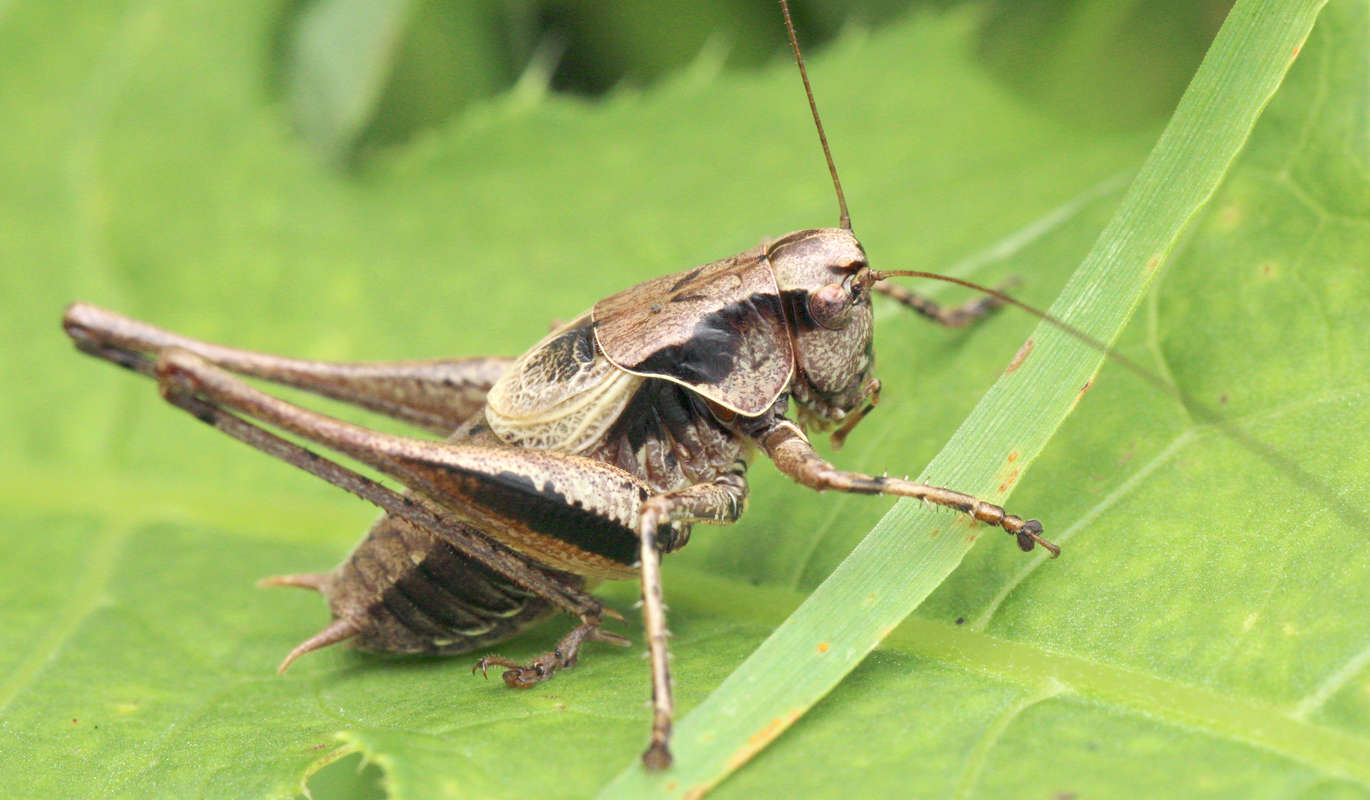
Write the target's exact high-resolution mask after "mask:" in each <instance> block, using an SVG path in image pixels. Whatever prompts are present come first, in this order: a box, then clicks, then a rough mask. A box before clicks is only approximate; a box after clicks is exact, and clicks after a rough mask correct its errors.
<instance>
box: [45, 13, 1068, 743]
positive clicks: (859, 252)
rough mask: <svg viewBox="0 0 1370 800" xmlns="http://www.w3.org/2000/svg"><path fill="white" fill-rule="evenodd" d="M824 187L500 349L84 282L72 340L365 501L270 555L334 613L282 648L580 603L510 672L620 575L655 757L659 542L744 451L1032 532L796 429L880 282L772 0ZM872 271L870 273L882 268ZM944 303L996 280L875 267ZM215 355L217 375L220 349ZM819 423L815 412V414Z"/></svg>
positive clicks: (301, 649)
mask: <svg viewBox="0 0 1370 800" xmlns="http://www.w3.org/2000/svg"><path fill="white" fill-rule="evenodd" d="M782 8H783V9H784V11H785V22H786V28H787V30H788V32H789V34H790V41H791V44H792V45H793V47H794V51H795V56H796V60H797V62H798V64H799V69H800V74H801V77H802V78H803V80H804V84H805V89H806V91H807V92H808V93H809V102H810V107H811V109H812V110H813V114H814V122H815V125H816V127H817V128H818V132H819V137H820V140H821V141H822V144H823V150H824V154H825V156H826V157H827V160H828V166H829V170H830V172H831V174H832V177H833V183H834V188H835V190H836V192H837V195H838V199H839V205H840V206H841V225H840V227H837V228H820V229H812V230H803V231H797V232H794V233H791V234H788V235H786V236H782V237H780V238H778V239H773V240H767V241H764V242H762V243H761V244H760V245H758V246H757V247H754V248H752V249H750V250H746V251H744V252H742V253H739V254H737V255H735V256H732V257H730V258H725V259H721V260H719V261H715V262H712V263H709V264H704V265H702V266H698V267H695V268H694V269H691V270H687V271H685V272H680V273H676V274H673V275H667V276H665V277H661V278H656V279H653V280H649V281H647V282H645V283H641V284H638V285H637V286H634V287H631V288H628V289H625V290H624V291H622V292H619V293H618V294H615V295H612V296H610V297H607V298H605V299H603V300H601V301H599V302H598V303H596V304H595V305H594V306H593V307H592V308H591V309H589V310H588V311H586V312H585V313H583V314H581V315H580V316H578V317H576V318H575V319H573V320H571V321H570V322H568V323H566V324H564V325H561V326H559V327H558V328H557V329H556V330H554V331H553V332H551V333H550V334H548V335H547V336H546V337H545V338H544V339H543V340H542V341H541V342H539V343H538V344H536V345H534V346H533V347H532V348H531V349H530V350H528V351H527V352H526V353H524V354H523V355H522V356H520V357H519V358H517V359H512V360H511V359H505V358H474V359H443V360H437V361H417V362H391V363H375V364H334V363H327V362H318V361H306V360H298V359H289V358H282V357H278V356H270V355H264V354H259V353H252V352H248V351H243V350H235V349H232V348H227V347H222V346H219V345H213V344H208V343H205V342H199V341H196V340H193V339H189V338H186V337H183V336H179V335H177V334H173V333H170V332H167V331H164V330H161V329H159V328H155V327H153V326H151V325H148V324H146V323H142V322H138V321H135V320H131V319H128V318H126V317H122V316H120V315H118V314H115V313H113V312H110V311H105V310H103V309H99V308H96V307H94V306H89V305H85V304H81V303H76V304H73V305H72V306H71V307H69V308H68V309H67V312H66V314H65V315H64V317H63V327H64V328H65V330H66V331H67V333H68V335H70V336H71V337H72V339H73V340H74V341H75V343H76V345H77V347H78V348H79V349H80V350H82V351H84V352H86V353H88V354H91V355H94V356H98V357H100V358H103V359H106V360H109V361H112V362H114V363H116V364H118V365H120V366H123V367H125V368H127V369H130V370H132V371H134V372H137V373H139V374H142V375H145V376H147V377H150V378H152V379H154V380H156V381H157V383H158V386H159V389H160V391H161V393H162V396H163V397H164V398H165V399H166V400H167V401H168V402H170V403H172V404H173V405H176V406H177V407H179V408H182V409H184V410H186V411H188V412H189V413H191V414H192V415H194V416H195V417H196V418H197V419H199V420H200V421H202V422H204V423H206V424H209V425H211V426H213V427H215V428H216V429H218V430H220V431H222V432H224V433H226V434H228V435H229V436H232V437H233V438H236V439H238V440H240V441H242V442H244V443H246V444H248V445H250V446H252V447H255V448H257V449H259V450H261V451H263V452H265V453H267V454H269V455H272V456H274V457H276V458H279V459H281V460H283V461H285V462H287V463H289V464H292V465H294V466H296V467H298V468H300V469H302V470H305V471H306V472H309V473H311V474H313V475H315V476H317V477H319V478H322V479H323V480H326V481H329V482H330V483H333V484H335V485H337V486H339V487H341V488H343V489H346V490H347V491H349V492H352V493H353V494H355V495H357V496H359V497H361V498H363V499H366V500H368V501H369V502H372V503H374V504H375V505H377V506H378V507H380V508H381V509H382V510H383V512H384V514H383V516H382V517H381V518H380V519H379V520H378V521H377V522H376V523H375V524H374V525H373V526H372V527H371V529H370V531H369V532H368V533H367V535H366V537H365V538H364V539H363V540H362V541H361V543H360V544H358V545H357V547H356V548H355V549H354V550H353V552H352V553H351V555H349V556H348V558H347V559H346V560H345V561H344V562H343V563H342V564H341V565H339V566H338V567H337V568H335V569H334V570H332V571H330V572H325V573H302V574H291V575H282V576H278V577H275V578H268V579H266V580H265V581H264V583H266V584H268V585H281V586H297V587H303V588H309V589H313V590H315V591H318V592H320V593H321V594H323V596H324V598H325V599H326V601H327V603H328V606H329V611H330V613H331V616H332V621H331V622H330V623H329V624H328V625H326V626H325V627H324V628H323V629H322V630H321V631H319V633H317V634H315V635H314V636H312V637H310V638H308V639H306V640H304V641H303V642H302V643H301V644H300V645H299V646H298V647H296V648H295V649H294V650H293V651H291V652H290V653H289V655H287V656H286V658H285V660H284V661H283V662H282V664H281V669H282V670H284V669H285V668H286V667H287V666H289V664H290V663H291V662H292V661H293V660H294V659H296V658H298V657H299V656H300V655H303V654H305V653H308V652H310V651H312V650H316V649H318V648H321V647H325V646H328V645H331V644H335V643H338V642H341V641H346V640H351V641H353V642H354V643H355V644H356V645H358V646H360V647H362V648H364V649H368V650H376V651H385V652H399V653H441V654H451V653H461V652H466V651H469V650H473V649H477V648H482V647H485V646H488V645H490V644H493V643H495V642H499V641H502V640H505V639H507V638H509V637H510V636H513V635H514V634H516V633H518V632H519V631H521V630H523V629H525V628H527V627H528V626H530V625H533V624H535V623H537V622H540V621H542V620H544V619H545V618H547V617H549V616H550V615H552V614H553V613H555V612H557V611H561V612H565V613H569V614H571V615H573V616H575V617H576V618H578V619H579V624H578V625H577V626H576V627H575V628H574V629H573V630H572V631H571V632H570V633H569V634H567V635H566V636H565V637H564V638H563V639H562V640H561V642H560V643H559V644H558V646H557V647H556V648H555V649H554V650H553V651H551V652H549V653H546V654H544V655H542V656H539V657H538V658H535V659H533V660H532V661H530V662H527V663H519V662H514V661H511V660H508V659H504V658H499V657H497V656H488V657H485V658H482V659H480V660H479V661H478V662H477V664H476V669H478V670H480V671H482V672H484V671H485V670H486V669H487V668H488V667H490V666H502V667H505V668H506V670H505V671H504V673H503V678H504V681H505V683H506V684H508V685H509V686H512V687H515V688H528V687H530V686H534V685H536V684H537V683H540V682H541V681H544V680H546V679H548V678H550V677H551V676H552V675H553V674H554V673H556V672H557V671H558V670H561V669H566V668H569V667H571V666H574V665H575V663H576V661H577V659H578V658H579V653H580V648H581V646H582V645H583V644H584V643H585V642H586V641H599V642H605V643H609V644H616V645H626V644H628V641H627V640H626V639H624V638H623V637H622V636H620V635H618V634H615V633H612V632H609V631H606V630H604V629H603V627H602V624H603V622H604V620H605V618H606V617H617V618H619V619H621V617H620V616H619V615H618V614H617V613H616V612H614V611H613V610H611V609H608V608H605V607H604V606H603V605H602V604H601V603H600V602H599V600H597V599H596V598H595V597H594V596H593V595H590V594H589V593H588V590H589V589H590V588H593V586H594V585H595V584H597V583H598V582H600V581H603V580H620V579H634V578H636V579H639V580H640V582H641V586H642V600H643V620H644V630H645V635H646V640H647V646H648V652H649V655H650V657H651V659H650V663H651V676H652V698H653V723H652V733H651V742H650V745H649V747H648V749H647V752H646V753H645V754H644V761H645V763H646V764H647V765H648V766H649V767H652V768H662V767H665V766H667V765H668V764H669V763H670V761H671V755H670V750H669V737H670V729H671V715H672V712H673V702H672V698H671V679H670V672H669V664H668V658H667V656H668V654H667V648H666V637H667V633H666V617H665V606H664V604H663V599H662V582H661V572H660V556H661V555H662V554H664V553H669V552H672V551H674V550H677V549H679V548H680V547H683V546H684V545H685V544H686V543H687V542H688V541H689V536H690V532H691V526H692V525H694V524H696V523H698V524H711V525H722V524H728V523H731V522H735V521H736V520H738V519H739V518H740V517H741V516H742V514H743V512H744V511H745V509H746V504H747V491H748V490H747V482H746V477H745V473H746V469H747V465H748V464H749V463H750V461H751V460H752V459H753V458H754V457H755V455H756V454H757V453H758V452H759V453H762V454H764V455H765V457H767V458H768V459H770V460H771V461H772V462H773V463H774V464H775V466H776V467H777V468H778V469H779V470H780V471H781V472H783V473H785V474H786V475H789V476H790V477H791V478H793V479H794V480H795V481H797V482H799V483H800V484H802V485H804V486H807V487H809V488H811V489H815V490H818V491H823V490H834V491H843V492H852V493H858V494H887V495H896V496H902V497H913V498H918V499H920V500H923V501H926V502H930V503H934V504H938V505H942V506H946V507H949V508H953V509H955V510H957V511H960V512H962V513H965V514H967V515H969V516H970V517H971V518H973V519H975V520H979V521H981V522H984V523H986V524H990V525H996V526H998V527H1001V528H1003V530H1004V531H1005V532H1007V533H1009V534H1010V535H1012V536H1014V537H1015V539H1016V541H1017V542H1018V544H1019V546H1021V547H1022V548H1023V549H1025V550H1030V549H1032V547H1033V546H1035V545H1038V544H1040V545H1043V546H1045V547H1047V548H1048V549H1049V550H1050V551H1051V552H1052V554H1053V555H1055V554H1056V553H1057V552H1058V551H1057V549H1056V547H1055V546H1054V545H1051V544H1050V543H1048V542H1046V541H1045V540H1044V539H1042V538H1041V536H1040V533H1041V530H1042V527H1041V525H1040V523H1038V522H1037V521H1035V520H1026V521H1025V520H1023V519H1022V518H1021V517H1018V516H1015V515H1012V514H1008V513H1007V512H1005V510H1004V509H1002V508H1000V507H999V506H997V505H994V504H991V503H987V502H985V501H983V500H980V499H978V498H975V497H972V496H969V495H966V494H962V493H960V492H956V491H952V490H950V489H944V488H940V487H935V486H928V485H925V484H920V483H915V482H913V481H909V480H900V479H896V478H887V477H875V476H871V475H864V474H860V473H853V472H846V471H843V470H839V469H837V468H836V467H834V466H833V465H831V464H829V463H828V462H827V461H825V460H823V459H822V458H821V457H819V456H818V454H817V453H816V452H815V451H814V449H813V446H812V445H811V444H810V442H809V439H808V436H807V433H808V432H809V431H830V430H831V431H833V442H834V444H840V442H841V440H842V439H844V438H845V437H846V436H847V435H848V434H849V433H850V432H851V431H852V429H853V428H854V427H855V426H856V424H857V423H858V422H859V421H860V420H861V419H862V418H864V416H865V415H866V414H867V413H869V412H870V411H871V410H872V409H873V408H874V406H875V404H876V401H877V399H878V397H879V392H880V382H879V380H877V379H876V378H875V377H874V374H873V370H874V349H873V326H872V313H871V293H872V291H877V290H882V288H883V287H881V286H879V285H878V284H879V282H880V281H881V280H882V279H883V278H884V277H886V275H885V274H882V273H878V272H875V271H873V270H872V269H871V267H870V265H869V264H868V262H867V259H866V254H865V251H864V250H863V249H862V247H861V244H860V242H859V241H858V240H857V239H856V237H855V235H854V234H853V233H852V231H851V228H850V222H849V216H848V214H847V210H846V203H845V200H844V199H843V198H842V192H841V186H840V184H839V183H838V181H837V172H836V168H835V167H834V166H833V164H832V157H831V154H830V153H829V150H828V146H827V141H826V137H825V136H824V135H823V132H822V125H821V122H820V121H819V119H818V114H817V108H816V106H815V105H814V104H813V98H812V93H811V91H808V77H807V74H806V73H805V71H804V65H803V60H802V58H801V57H800V56H799V49H798V44H797V42H796V41H795V39H794V30H793V26H792V25H791V24H790V20H789V11H788V8H787V7H785V4H784V3H783V0H782ZM891 274H892V273H891ZM889 293H890V294H891V295H892V296H894V297H895V299H897V300H899V301H900V302H902V303H904V304H905V305H906V306H908V307H910V308H912V309H913V310H915V311H917V312H919V313H921V314H924V315H925V316H927V317H929V318H931V319H933V320H935V321H938V322H941V323H943V324H946V325H963V324H965V323H967V322H969V321H972V320H974V319H978V318H980V317H983V316H984V315H985V314H986V313H988V312H989V311H991V310H993V309H994V308H996V307H997V306H998V305H1000V303H1001V302H1002V300H1001V298H1002V295H993V296H991V297H990V298H988V299H987V300H980V301H976V302H974V303H970V304H967V305H966V306H963V307H961V308H959V309H941V308H939V307H938V306H937V305H936V304H935V303H933V302H932V301H930V300H927V299H925V298H922V297H919V296H918V295H916V294H913V293H912V292H908V291H907V290H899V291H897V292H889ZM235 373H236V374H235ZM239 376H248V377H256V378H261V379H265V380H268V381H273V382H276V383H279V384H283V385H287V386H293V387H296V388H300V389H305V390H308V391H312V392H315V393H317V394H321V395H324V396H327V397H331V398H334V399H337V400H342V401H344V402H349V403H352V404H355V405H358V406H361V407H363V408H367V409H370V410H372V411H376V412H379V413H382V414H387V415H389V416H392V417H395V418H397V419H400V420H403V421H405V422H409V423H411V424H414V425H417V426H419V427H422V428H424V429H426V430H428V431H430V432H434V433H437V434H439V435H441V436H443V437H445V438H443V439H442V440H440V441H435V440H430V439H420V438H411V437H404V436H395V435H390V434H384V433H380V432H377V431H373V430H369V429H366V428H362V427H359V426H356V425H352V424H349V423H346V422H343V421H341V420H337V419H334V418H332V417H328V416H325V415H323V414H320V413H317V412H314V411H310V410H308V409H306V408H304V407H301V406H298V405H294V404H292V403H288V402H285V401H283V400H281V399H279V398H276V397H274V396H272V395H269V394H266V393H264V392H262V391H260V390H258V389H256V388H254V387H253V386H251V385H249V384H247V383H246V382H244V381H243V380H242V379H241V378H240V377H239ZM268 428H274V429H279V430H281V431H284V432H287V433H290V434H293V435H294V436H296V437H298V438H302V439H304V440H306V441H309V442H312V443H314V444H317V445H322V446H323V447H325V448H328V449H330V450H333V451H335V452H337V453H339V454H341V455H343V456H347V457H348V458H351V459H353V460H355V461H358V462H360V463H362V464H365V465H367V466H369V467H371V468H373V469H375V470H377V471H379V472H381V473H382V474H384V475H386V476H388V477H390V478H392V479H394V480H396V481H398V482H399V483H401V484H403V486H404V487H405V489H404V490H403V491H396V490H392V489H389V488H387V487H386V486H384V485H382V484H380V483H378V482H376V481H374V480H371V479H369V478H367V477H365V476H364V475H362V474H360V473H358V472H356V471H355V470H353V469H350V468H348V467H346V466H343V465H342V464H341V463H338V462H336V461H333V460H332V459H330V458H325V457H323V456H320V455H319V454H317V453H315V452H313V451H312V450H308V449H306V448H305V447H304V446H302V445H300V444H297V443H296V442H295V441H293V440H289V439H285V438H283V437H281V436H279V435H277V434H276V433H273V432H272V431H271V430H268ZM834 429H835V430H834Z"/></svg>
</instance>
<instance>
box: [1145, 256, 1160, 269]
mask: <svg viewBox="0 0 1370 800" xmlns="http://www.w3.org/2000/svg"><path fill="white" fill-rule="evenodd" d="M1160 265H1161V257H1160V256H1152V257H1151V259H1150V260H1149V261H1147V262H1146V271H1147V272H1155V271H1156V268H1157V267H1159V266H1160Z"/></svg>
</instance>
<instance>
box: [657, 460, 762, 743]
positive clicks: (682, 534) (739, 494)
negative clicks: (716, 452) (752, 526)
mask: <svg viewBox="0 0 1370 800" xmlns="http://www.w3.org/2000/svg"><path fill="white" fill-rule="evenodd" d="M746 469H747V465H746V463H745V462H743V461H737V462H735V463H734V464H733V467H732V469H731V470H729V471H728V472H726V473H724V474H722V475H719V476H718V477H717V478H715V479H714V480H713V482H711V483H699V484H695V485H693V486H687V487H685V488H684V489H679V490H677V491H674V492H667V493H665V494H659V495H655V496H653V497H650V498H648V499H647V502H646V503H645V504H644V505H643V507H642V517H641V520H642V521H641V523H640V525H639V534H640V536H641V539H640V547H641V555H640V562H641V571H642V574H641V581H642V622H643V630H644V632H645V635H646V637H647V654H648V658H649V660H650V662H651V669H652V735H651V742H650V744H648V746H647V751H646V752H645V753H643V754H642V762H643V763H644V764H646V765H647V767H648V768H649V769H665V768H666V767H669V766H670V765H671V749H670V740H671V716H672V714H674V712H675V699H674V697H673V695H672V692H671V666H670V663H669V659H670V652H669V650H668V647H667V644H666V639H667V637H668V636H670V632H669V631H668V630H667V629H666V605H665V603H664V602H663V601H662V590H661V553H662V551H663V550H664V551H666V552H670V551H671V550H673V549H676V548H678V547H680V546H682V545H683V544H684V541H685V539H686V538H688V526H689V525H690V524H692V523H696V522H698V523H702V524H706V525H726V524H728V523H730V522H736V521H737V520H738V519H740V518H741V517H742V512H744V511H745V510H746V508H747V479H746V476H745V474H744V473H745V472H746ZM664 526H670V530H669V531H666V532H663V530H662V528H663V527H664ZM663 533H664V534H665V535H663Z"/></svg>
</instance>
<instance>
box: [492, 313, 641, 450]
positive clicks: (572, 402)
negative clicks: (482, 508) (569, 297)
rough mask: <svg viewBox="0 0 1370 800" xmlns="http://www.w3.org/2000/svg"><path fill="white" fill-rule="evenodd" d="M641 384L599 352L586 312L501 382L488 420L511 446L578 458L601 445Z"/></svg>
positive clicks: (544, 342) (526, 356)
mask: <svg viewBox="0 0 1370 800" xmlns="http://www.w3.org/2000/svg"><path fill="white" fill-rule="evenodd" d="M641 383H642V378H640V377H638V376H637V375H632V374H630V373H627V372H624V371H623V370H621V369H619V368H618V367H616V366H614V365H613V364H612V363H611V362H610V361H609V360H608V359H606V358H605V357H604V356H603V355H602V354H600V353H599V351H598V349H597V348H596V346H595V341H594V336H593V334H592V333H591V322H590V315H589V313H585V314H581V315H580V316H579V317H577V318H576V319H575V320H573V321H571V322H570V323H568V324H566V325H564V326H562V327H561V328H558V329H557V330H555V331H553V332H552V333H551V334H549V335H548V336H547V338H545V339H543V340H542V341H541V342H538V344H537V345H536V346H535V347H533V349H531V350H529V351H528V352H527V353H524V354H523V356H521V357H520V358H519V359H518V361H516V362H515V363H514V366H513V367H511V368H510V369H509V370H508V371H507V372H505V373H504V375H503V376H501V377H500V379H499V381H497V382H496V383H495V385H494V386H493V387H491V389H490V394H489V395H488V397H487V399H486V407H485V419H486V422H487V423H489V425H490V428H491V430H493V431H494V432H495V434H496V435H497V436H499V437H500V439H502V440H503V441H505V442H507V443H509V444H513V445H518V446H520V447H531V448H534V449H537V450H556V451H559V452H563V453H580V452H583V451H584V450H586V449H588V448H589V447H591V446H592V445H594V444H595V443H596V442H598V441H599V440H600V438H601V437H602V436H603V434H604V432H605V431H606V430H607V429H608V428H609V426H610V425H612V424H613V423H614V421H615V420H617V419H618V417H619V414H621V413H622V412H623V408H624V406H626V405H627V403H628V400H629V399H630V398H631V397H632V395H633V392H634V391H636V390H637V387H638V386H639V385H640V384H641Z"/></svg>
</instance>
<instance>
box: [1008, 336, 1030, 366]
mask: <svg viewBox="0 0 1370 800" xmlns="http://www.w3.org/2000/svg"><path fill="white" fill-rule="evenodd" d="M1033 344H1035V342H1033V340H1032V339H1031V338H1029V339H1028V340H1027V341H1026V342H1023V346H1022V347H1020V348H1018V352H1017V353H1014V354H1013V360H1012V361H1010V362H1008V367H1007V368H1006V369H1005V370H1004V374H1005V375H1009V374H1011V373H1012V372H1013V371H1014V370H1016V369H1018V368H1019V367H1020V366H1022V365H1023V360H1024V359H1026V358H1027V357H1028V353H1031V352H1032V346H1033Z"/></svg>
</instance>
